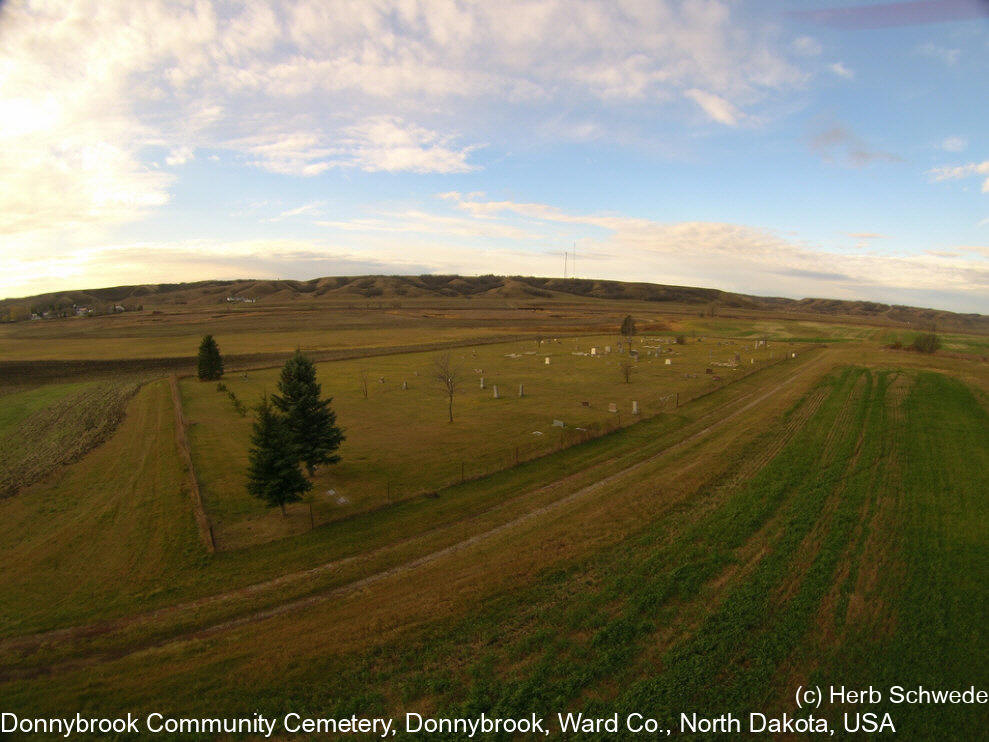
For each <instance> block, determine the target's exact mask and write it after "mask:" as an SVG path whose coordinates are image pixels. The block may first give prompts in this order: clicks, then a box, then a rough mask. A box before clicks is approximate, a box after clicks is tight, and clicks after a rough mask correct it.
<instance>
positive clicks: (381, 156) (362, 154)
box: [344, 116, 477, 173]
mask: <svg viewBox="0 0 989 742" xmlns="http://www.w3.org/2000/svg"><path fill="white" fill-rule="evenodd" d="M345 135H346V136H345V138H344V146H345V148H346V150H347V158H348V160H349V164H352V165H354V166H356V167H359V168H361V169H362V170H367V171H368V172H377V171H386V172H392V173H393V172H401V171H407V172H414V173H466V172H470V171H471V170H476V169H477V168H476V166H474V165H471V164H470V163H468V162H467V157H468V156H469V155H470V153H471V152H472V151H473V150H474V149H477V145H472V146H469V147H462V148H457V147H455V146H450V145H451V142H452V138H451V137H449V136H443V135H440V134H438V133H437V132H435V131H430V130H429V129H425V128H423V127H421V126H415V125H412V124H408V123H406V122H404V121H402V120H401V119H398V118H395V117H390V116H379V117H376V118H371V119H366V120H365V121H362V122H360V123H358V124H355V125H353V126H351V127H349V128H348V129H346V130H345Z"/></svg>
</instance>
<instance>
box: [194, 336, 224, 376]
mask: <svg viewBox="0 0 989 742" xmlns="http://www.w3.org/2000/svg"><path fill="white" fill-rule="evenodd" d="M221 376H223V357H222V356H220V346H218V345H217V344H216V341H215V340H214V339H213V336H212V335H206V336H204V337H203V342H201V343H200V344H199V378H200V379H201V380H203V381H216V380H217V379H219V378H220V377H221Z"/></svg>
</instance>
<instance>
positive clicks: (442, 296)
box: [0, 275, 989, 333]
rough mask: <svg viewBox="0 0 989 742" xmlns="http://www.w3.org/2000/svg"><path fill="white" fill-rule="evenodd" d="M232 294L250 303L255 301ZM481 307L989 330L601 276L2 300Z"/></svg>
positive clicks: (152, 287) (340, 281)
mask: <svg viewBox="0 0 989 742" xmlns="http://www.w3.org/2000/svg"><path fill="white" fill-rule="evenodd" d="M228 299H235V300H251V303H246V304H243V303H240V302H239V301H235V302H233V303H231V302H229V301H228ZM454 300H456V301H461V302H462V301H471V302H473V303H475V304H479V305H492V304H494V305H497V304H504V303H505V302H510V303H516V304H519V303H521V304H532V305H545V304H551V305H552V304H565V303H573V302H579V303H587V302H591V303H593V302H595V301H601V300H607V301H612V302H648V303H652V304H659V305H667V306H671V307H673V306H675V307H677V308H678V310H679V311H683V310H684V309H687V308H689V309H690V310H692V311H699V312H701V313H708V314H711V313H716V312H729V313H731V312H733V311H734V312H738V311H742V312H753V311H755V312H774V313H782V314H788V315H792V316H796V317H802V318H812V317H814V316H820V317H827V318H835V317H846V318H858V319H860V320H869V321H873V322H876V321H879V322H884V323H887V324H896V325H902V326H906V327H911V326H917V327H919V326H928V325H932V324H935V325H937V326H939V327H941V328H942V329H946V328H950V329H954V330H958V331H965V332H983V333H985V332H989V317H986V316H983V315H978V314H959V313H955V312H947V311H943V310H937V309H923V308H918V307H908V306H901V305H889V304H882V303H877V302H868V301H845V300H838V299H818V298H805V299H799V300H797V299H786V298H781V297H759V296H751V295H747V294H738V293H732V292H727V291H721V290H718V289H711V288H697V287H689V286H668V285H661V284H651V283H633V282H625V281H605V280H598V279H562V278H539V277H533V276H508V277H506V276H492V275H487V276H456V275H451V276H445V275H421V276H338V277H326V278H314V279H312V280H309V281H293V280H231V281H200V282H196V283H182V284H148V285H141V286H118V287H114V288H105V289H89V290H73V291H62V292H55V293H49V294H41V295H38V296H32V297H24V298H18V299H4V300H2V301H0V317H6V318H7V319H18V318H26V317H27V314H28V313H29V312H30V311H36V312H39V313H40V312H44V311H46V310H50V311H53V312H56V313H57V312H58V311H60V310H63V311H64V310H67V309H68V308H71V307H72V306H73V305H79V306H85V307H91V308H93V309H96V310H98V311H100V312H111V313H112V311H113V309H114V307H116V306H118V305H119V306H121V307H123V308H126V309H128V310H135V309H137V308H139V307H141V308H149V309H150V308H152V307H159V308H161V307H173V308H174V307H177V306H210V305H217V304H221V305H226V306H232V307H248V308H254V307H257V306H265V305H268V306H270V305H278V304H285V303H289V304H298V303H306V304H316V305H319V304H323V305H343V306H348V305H349V306H362V307H363V306H368V305H383V306H401V305H402V304H403V303H404V304H411V305H415V304H423V303H429V302H433V303H436V302H439V303H440V305H443V304H444V303H449V302H450V301H454Z"/></svg>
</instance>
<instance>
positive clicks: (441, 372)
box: [433, 353, 461, 423]
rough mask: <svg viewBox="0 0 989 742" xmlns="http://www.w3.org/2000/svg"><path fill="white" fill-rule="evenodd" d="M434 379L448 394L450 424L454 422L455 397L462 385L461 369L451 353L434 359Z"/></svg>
mask: <svg viewBox="0 0 989 742" xmlns="http://www.w3.org/2000/svg"><path fill="white" fill-rule="evenodd" d="M433 378H434V379H436V381H437V382H438V383H439V385H440V388H441V389H442V390H443V391H444V392H445V393H446V397H447V411H448V412H449V414H450V422H451V423H452V422H453V397H454V395H455V394H456V393H457V387H458V386H459V385H460V381H461V374H460V368H459V367H458V366H457V365H456V364H455V363H454V362H453V359H452V358H451V357H450V354H449V353H444V354H443V355H439V356H436V358H434V359H433Z"/></svg>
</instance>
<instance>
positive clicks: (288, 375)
mask: <svg viewBox="0 0 989 742" xmlns="http://www.w3.org/2000/svg"><path fill="white" fill-rule="evenodd" d="M278 391H279V392H281V394H280V395H274V396H273V397H272V401H273V402H274V403H275V406H276V407H277V408H278V409H279V410H281V411H282V412H283V413H285V421H286V424H287V426H288V430H289V433H290V435H291V436H292V440H293V443H294V445H295V451H296V456H297V458H298V460H299V461H301V462H302V463H304V464H305V465H306V470H307V471H308V472H309V476H312V475H313V474H314V473H315V471H316V466H317V465H319V464H335V463H336V462H337V461H339V460H340V457H339V456H337V455H336V454H334V453H333V452H334V451H336V450H337V449H338V448H339V447H340V444H341V443H342V442H343V441H344V435H343V431H342V430H341V429H340V428H339V427H337V416H336V413H335V412H333V409H332V408H331V407H330V402H332V401H333V398H332V397H330V398H327V399H320V385H319V384H318V383H316V367H315V366H314V365H313V362H312V361H311V360H309V358H307V357H306V356H305V355H303V354H302V351H300V350H296V351H295V355H294V356H292V357H291V358H290V359H289V360H288V361H286V362H285V366H284V367H283V368H282V375H281V378H279V380H278Z"/></svg>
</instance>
